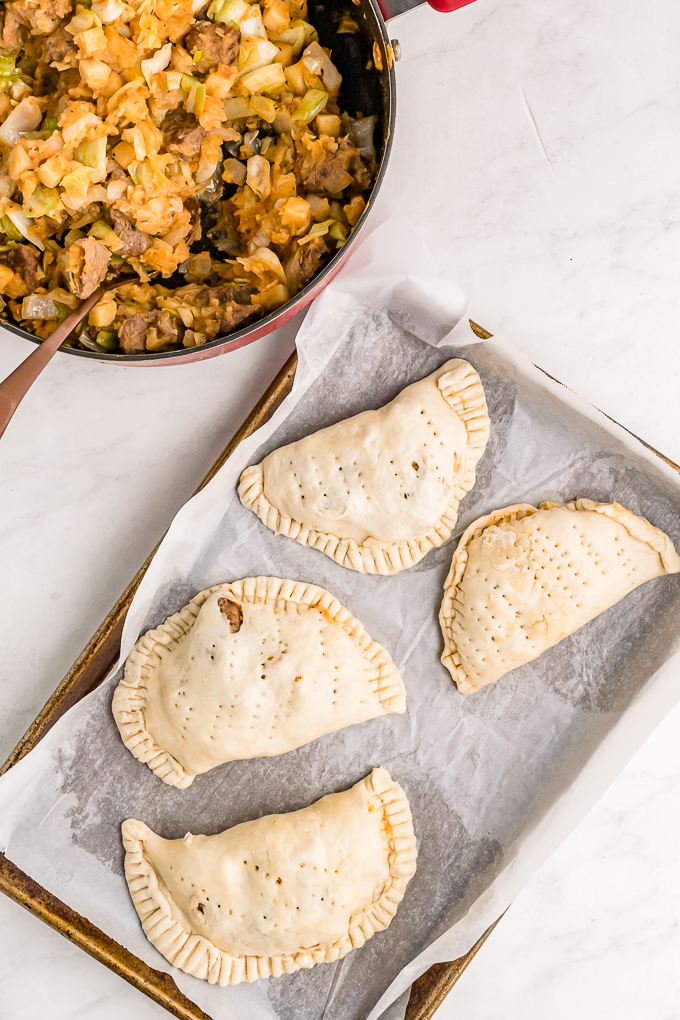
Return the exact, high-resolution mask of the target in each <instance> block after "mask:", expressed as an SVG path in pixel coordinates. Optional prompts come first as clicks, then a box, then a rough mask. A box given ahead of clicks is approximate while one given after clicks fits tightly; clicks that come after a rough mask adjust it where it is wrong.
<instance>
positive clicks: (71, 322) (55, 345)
mask: <svg viewBox="0 0 680 1020" xmlns="http://www.w3.org/2000/svg"><path fill="white" fill-rule="evenodd" d="M102 293H103V290H102V288H101V287H99V288H97V290H96V291H95V292H94V294H90V296H89V298H86V299H85V301H83V303H82V304H80V305H78V307H77V308H76V310H75V311H74V312H71V314H70V315H69V317H68V318H67V319H64V321H63V322H62V323H61V325H59V326H57V328H56V329H55V331H54V333H52V334H51V335H50V336H48V338H47V340H43V342H42V343H41V344H38V346H37V347H36V349H35V350H34V351H33V353H32V354H29V356H28V357H27V358H26V360H25V361H22V362H21V364H20V365H18V366H17V367H16V368H15V369H14V371H13V372H12V373H11V374H10V375H8V376H7V378H6V379H5V380H4V382H2V383H0V438H2V435H3V433H4V431H5V429H6V428H7V426H8V425H9V423H10V420H11V418H12V415H13V414H14V412H15V411H16V409H17V407H18V406H19V404H20V403H21V401H22V400H23V398H24V397H25V396H26V394H27V393H28V391H29V389H30V388H31V386H32V385H33V383H34V382H35V380H36V379H37V378H38V376H39V375H40V373H41V372H42V370H43V368H44V367H45V365H46V364H47V362H48V361H50V360H51V359H52V358H53V357H54V355H55V354H56V352H57V351H58V350H59V348H60V346H61V344H62V343H63V341H64V340H65V339H66V337H67V336H68V335H69V333H70V332H71V330H72V329H75V327H76V326H77V325H78V323H79V322H81V321H82V320H83V319H84V318H85V316H86V315H87V313H88V312H89V310H90V309H91V308H92V306H93V305H96V303H97V301H99V298H100V297H101V296H102Z"/></svg>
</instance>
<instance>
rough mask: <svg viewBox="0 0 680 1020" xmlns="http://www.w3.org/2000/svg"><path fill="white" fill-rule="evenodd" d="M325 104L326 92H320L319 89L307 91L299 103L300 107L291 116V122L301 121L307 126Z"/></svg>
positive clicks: (326, 99)
mask: <svg viewBox="0 0 680 1020" xmlns="http://www.w3.org/2000/svg"><path fill="white" fill-rule="evenodd" d="M327 102H328V93H327V92H322V91H321V89H307V92H306V93H305V96H304V99H302V100H301V101H300V105H299V106H298V108H297V110H296V111H295V113H294V114H293V120H302V121H304V123H305V124H309V123H310V122H311V121H313V120H314V118H315V117H316V116H317V114H319V113H321V111H322V110H323V109H324V107H325V106H326V103H327Z"/></svg>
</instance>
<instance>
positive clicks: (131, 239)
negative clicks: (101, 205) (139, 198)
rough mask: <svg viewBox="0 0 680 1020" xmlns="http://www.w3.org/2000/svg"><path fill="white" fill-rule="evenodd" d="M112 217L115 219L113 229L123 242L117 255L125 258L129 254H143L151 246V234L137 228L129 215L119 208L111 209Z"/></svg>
mask: <svg viewBox="0 0 680 1020" xmlns="http://www.w3.org/2000/svg"><path fill="white" fill-rule="evenodd" d="M111 219H112V220H113V229H114V230H115V232H116V234H117V235H118V237H119V239H120V240H121V241H122V242H123V247H122V248H119V249H118V251H117V252H116V255H120V256H121V258H124V259H125V258H127V257H128V256H129V255H141V254H142V252H145V251H146V249H147V248H150V247H151V238H150V237H149V235H148V234H144V233H143V232H142V231H141V230H135V228H134V227H133V226H132V224H131V223H130V220H129V219H128V218H127V216H125V215H124V214H123V213H122V212H120V210H119V209H112V210H111Z"/></svg>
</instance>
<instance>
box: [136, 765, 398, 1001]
mask: <svg viewBox="0 0 680 1020" xmlns="http://www.w3.org/2000/svg"><path fill="white" fill-rule="evenodd" d="M122 831H123V843H124V846H125V850H126V856H125V877H126V879H127V883H128V887H129V889H130V895H131V897H132V900H133V903H134V905H135V909H136V911H137V913H138V914H139V918H140V920H141V922H142V926H143V928H144V933H145V935H146V937H147V938H148V939H149V941H150V942H151V943H152V944H153V945H154V946H155V947H156V949H158V951H159V952H160V953H162V954H163V956H164V957H165V958H166V960H168V962H169V963H171V964H173V965H174V966H175V967H179V968H180V969H181V970H183V971H186V973H187V974H192V975H193V976H194V977H197V978H203V979H204V980H206V981H209V982H211V983H212V984H215V983H218V984H220V985H228V984H238V983H239V982H240V981H255V980H256V979H257V978H267V977H278V976H280V975H281V974H292V973H293V972H294V971H297V970H300V969H302V968H308V967H313V966H314V965H315V964H317V963H324V962H326V961H332V960H338V959H340V958H341V957H343V956H345V955H346V954H347V953H349V952H350V951H351V950H352V949H355V948H357V947H359V946H362V945H363V944H364V942H366V940H367V939H370V938H371V937H372V935H373V934H374V933H375V932H378V931H383V930H384V929H385V928H387V926H388V925H389V923H390V921H391V920H392V918H393V917H394V915H395V913H396V911H397V906H398V905H399V903H400V902H401V900H402V899H403V896H404V890H405V889H406V886H407V885H408V883H409V880H410V879H411V876H412V875H413V874H414V872H415V870H416V856H417V851H416V839H415V835H414V832H413V821H412V818H411V809H410V807H409V803H408V800H407V799H406V794H405V793H404V791H403V790H402V788H401V787H400V786H399V784H398V783H395V782H394V781H393V780H392V779H391V778H390V776H389V775H388V773H387V772H386V771H385V769H382V768H379V769H375V770H374V771H373V772H372V773H371V775H370V776H368V777H367V778H366V779H363V780H362V781H361V782H360V783H357V785H356V786H353V787H352V788H351V789H350V790H347V791H346V792H345V793H335V794H331V795H329V796H327V797H323V798H322V799H321V800H319V801H317V802H316V804H312V805H311V807H306V808H303V809H302V810H301V811H293V812H292V813H290V814H283V815H268V816H265V817H263V818H258V819H256V820H255V821H252V822H244V823H242V824H241V825H236V826H234V827H233V828H232V829H227V830H226V831H225V832H222V833H220V834H219V835H217V836H192V835H191V834H187V835H186V836H185V837H184V839H173V840H166V839H162V838H161V837H160V836H157V835H156V834H155V833H154V832H152V831H151V829H149V828H148V826H146V825H145V824H144V823H143V822H139V821H136V820H134V819H128V821H126V822H123V830H122Z"/></svg>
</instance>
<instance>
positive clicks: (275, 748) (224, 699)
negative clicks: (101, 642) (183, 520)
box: [113, 577, 406, 788]
mask: <svg viewBox="0 0 680 1020" xmlns="http://www.w3.org/2000/svg"><path fill="white" fill-rule="evenodd" d="M405 709H406V692H405V689H404V684H403V681H402V679H401V676H400V674H399V671H398V670H397V668H396V666H395V665H394V663H393V662H392V659H391V658H390V655H389V653H388V652H387V651H386V650H385V649H384V648H383V647H382V645H379V644H378V643H377V642H376V641H373V640H372V639H371V638H370V637H369V636H368V634H367V633H366V631H365V630H364V628H363V627H362V625H361V624H360V623H359V621H358V620H357V619H355V617H353V616H352V615H351V613H350V612H349V611H348V610H347V609H345V608H344V607H343V606H341V605H340V603H339V602H338V600H337V599H336V598H334V597H333V595H331V594H330V593H329V592H327V591H325V590H324V589H323V588H319V587H317V586H316V585H313V584H305V583H303V582H300V581H289V580H282V579H281V578H278V577H249V578H245V579H244V580H242V581H234V582H232V583H231V584H223V585H216V586H215V587H213V588H209V589H208V590H207V591H202V592H200V593H199V594H198V595H196V596H195V598H193V599H192V600H191V602H190V603H189V605H187V606H185V607H184V609H182V611H181V612H179V613H176V614H175V615H174V616H171V617H170V618H169V619H168V620H166V621H165V623H164V624H163V625H162V626H161V627H158V628H157V629H156V630H152V631H149V632H148V633H147V634H145V635H144V636H143V637H142V638H140V639H139V641H138V642H137V644H136V646H135V648H134V649H133V650H132V652H131V653H130V656H129V657H128V660H127V663H126V666H125V675H124V677H123V679H122V680H121V682H120V684H119V685H118V687H117V689H116V691H115V693H114V697H113V714H114V717H115V720H116V723H117V725H118V729H119V730H120V733H121V736H122V738H123V741H124V742H125V744H126V746H127V747H128V748H129V749H130V751H132V753H133V754H134V756H135V757H136V758H138V759H139V760H140V761H143V762H146V763H147V764H148V765H149V767H150V768H151V769H153V771H154V772H155V773H156V775H157V776H159V777H160V778H161V779H162V780H163V781H164V782H166V783H168V784H170V785H171V786H177V787H180V788H184V787H187V786H189V784H190V783H191V782H193V779H194V777H195V776H197V775H199V774H200V773H203V772H207V771H208V770H209V769H212V768H215V766H216V765H221V764H223V763H224V762H228V761H234V760H236V759H243V758H259V757H272V756H273V755H277V754H284V753H285V752H287V751H292V750H293V749H294V748H296V747H300V746H301V745H302V744H307V743H309V741H311V740H316V738H317V737H320V736H322V735H323V734H324V733H332V732H334V731H335V730H339V729H342V728H343V727H345V726H351V725H352V724H354V723H360V722H365V721H366V720H367V719H374V718H376V717H377V716H381V715H385V714H386V713H389V712H397V713H402V712H404V711H405Z"/></svg>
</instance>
